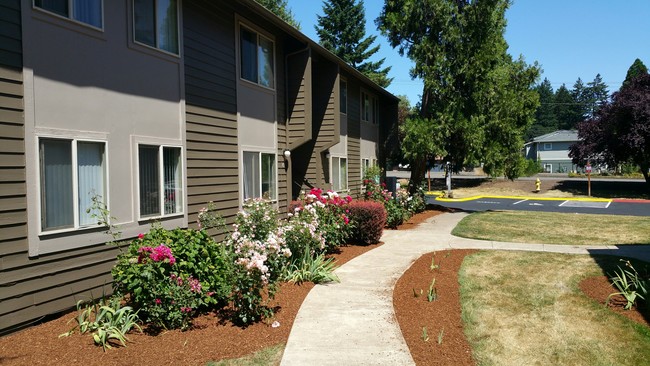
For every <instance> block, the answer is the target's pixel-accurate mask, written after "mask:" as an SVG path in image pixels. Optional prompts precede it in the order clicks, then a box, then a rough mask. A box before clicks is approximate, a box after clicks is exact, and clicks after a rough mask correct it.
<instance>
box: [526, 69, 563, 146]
mask: <svg viewBox="0 0 650 366" xmlns="http://www.w3.org/2000/svg"><path fill="white" fill-rule="evenodd" d="M535 90H536V91H537V93H538V94H539V103H540V104H539V107H537V110H536V111H535V122H533V124H532V125H531V126H530V129H528V133H527V135H526V140H530V139H532V138H534V137H537V136H541V135H544V134H547V133H550V132H553V131H555V130H557V128H558V122H557V117H556V115H555V94H554V93H553V87H552V86H551V82H550V81H548V79H546V78H544V81H542V83H541V84H539V85H538V86H536V87H535Z"/></svg>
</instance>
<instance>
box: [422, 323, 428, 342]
mask: <svg viewBox="0 0 650 366" xmlns="http://www.w3.org/2000/svg"><path fill="white" fill-rule="evenodd" d="M420 338H422V340H423V341H425V342H428V341H429V334H428V333H427V327H422V335H421V336H420Z"/></svg>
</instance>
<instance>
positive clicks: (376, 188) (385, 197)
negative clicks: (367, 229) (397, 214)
mask: <svg viewBox="0 0 650 366" xmlns="http://www.w3.org/2000/svg"><path fill="white" fill-rule="evenodd" d="M363 187H364V189H365V192H366V193H365V196H364V198H365V199H366V200H368V201H375V202H380V203H382V204H383V203H384V202H386V201H389V200H390V199H391V198H392V193H391V192H389V191H388V190H387V189H386V183H381V184H379V183H377V182H375V181H374V180H373V179H364V180H363Z"/></svg>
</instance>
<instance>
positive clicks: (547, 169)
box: [544, 164, 553, 173]
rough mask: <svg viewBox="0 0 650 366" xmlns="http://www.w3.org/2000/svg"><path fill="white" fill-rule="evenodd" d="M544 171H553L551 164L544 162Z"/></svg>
mask: <svg viewBox="0 0 650 366" xmlns="http://www.w3.org/2000/svg"><path fill="white" fill-rule="evenodd" d="M544 173H553V164H544Z"/></svg>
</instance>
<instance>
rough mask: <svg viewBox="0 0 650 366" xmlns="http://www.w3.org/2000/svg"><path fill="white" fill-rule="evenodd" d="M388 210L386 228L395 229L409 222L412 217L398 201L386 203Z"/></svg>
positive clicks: (385, 206)
mask: <svg viewBox="0 0 650 366" xmlns="http://www.w3.org/2000/svg"><path fill="white" fill-rule="evenodd" d="M384 208H385V209H386V227H388V228H390V229H395V228H397V227H398V226H399V225H402V223H404V220H408V218H409V217H410V215H409V212H408V211H407V210H406V208H404V206H402V205H401V204H400V203H399V202H398V201H397V200H389V201H386V204H385V205H384Z"/></svg>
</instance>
